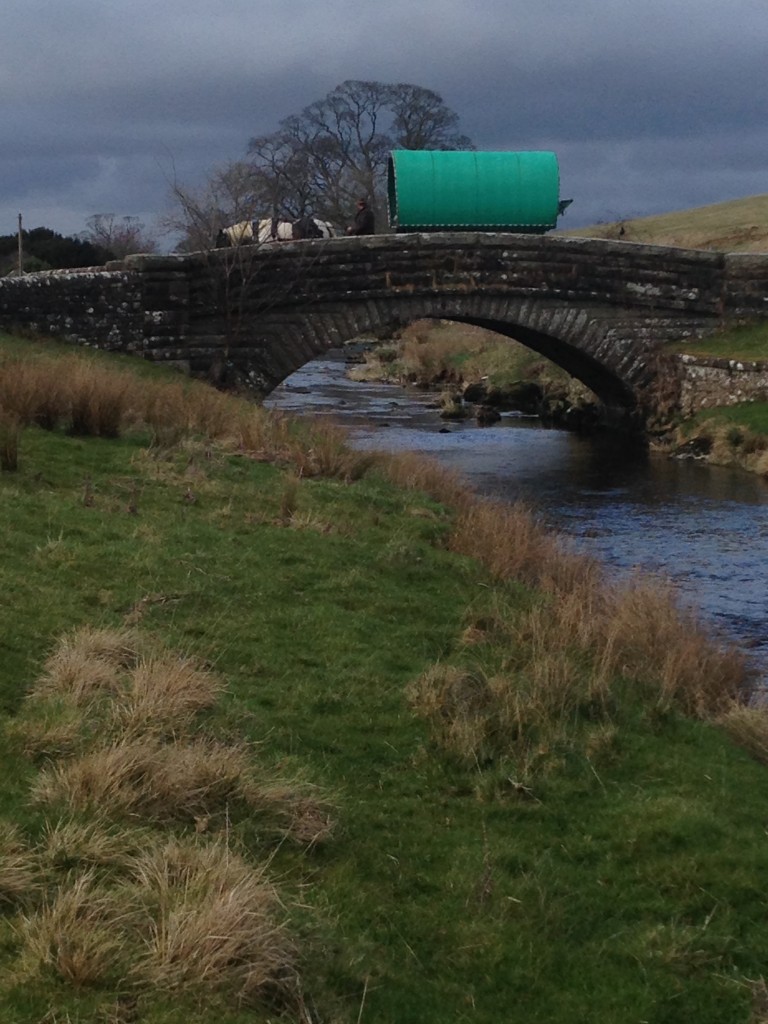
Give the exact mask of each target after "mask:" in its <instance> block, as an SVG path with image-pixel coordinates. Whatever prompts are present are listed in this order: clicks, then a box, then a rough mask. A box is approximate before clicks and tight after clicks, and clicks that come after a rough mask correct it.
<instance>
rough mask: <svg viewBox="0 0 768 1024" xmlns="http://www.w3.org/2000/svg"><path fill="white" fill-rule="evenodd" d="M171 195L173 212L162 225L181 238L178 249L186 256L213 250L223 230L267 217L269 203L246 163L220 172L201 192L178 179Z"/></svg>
mask: <svg viewBox="0 0 768 1024" xmlns="http://www.w3.org/2000/svg"><path fill="white" fill-rule="evenodd" d="M170 191H171V200H172V203H173V209H172V211H171V212H170V213H169V214H167V215H166V216H165V217H164V218H163V219H162V223H163V227H164V229H165V230H166V231H169V232H172V233H174V234H175V235H177V236H178V238H179V242H178V245H177V248H178V249H179V250H180V251H182V252H204V251H206V250H207V249H211V248H212V247H213V246H214V244H215V239H216V236H217V235H218V233H219V231H220V230H221V229H222V228H224V227H226V226H228V225H230V224H239V223H240V222H241V221H246V220H255V219H257V218H259V217H262V216H264V214H263V212H262V211H263V210H264V208H265V204H268V203H269V197H268V195H266V194H265V193H264V192H263V191H261V190H260V184H259V182H258V180H257V179H256V178H255V176H254V174H253V168H252V167H251V166H250V164H248V163H246V162H245V161H233V162H231V163H228V164H225V165H224V166H222V167H219V168H217V169H216V170H214V171H213V173H212V174H211V176H210V177H209V179H208V181H207V182H206V183H205V184H204V185H203V186H201V187H200V188H197V189H194V188H188V187H187V186H185V185H183V184H181V182H179V181H178V179H177V178H176V177H175V175H174V178H173V180H172V181H171V186H170Z"/></svg>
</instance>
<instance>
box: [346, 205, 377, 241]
mask: <svg viewBox="0 0 768 1024" xmlns="http://www.w3.org/2000/svg"><path fill="white" fill-rule="evenodd" d="M375 230H376V226H375V220H374V216H373V210H372V209H371V208H370V206H364V207H363V208H362V209H361V210H358V211H357V213H356V214H355V219H354V222H353V223H352V225H351V226H350V227H348V228H347V234H348V235H372V234H374V232H375Z"/></svg>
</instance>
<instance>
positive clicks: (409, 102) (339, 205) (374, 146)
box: [248, 80, 474, 226]
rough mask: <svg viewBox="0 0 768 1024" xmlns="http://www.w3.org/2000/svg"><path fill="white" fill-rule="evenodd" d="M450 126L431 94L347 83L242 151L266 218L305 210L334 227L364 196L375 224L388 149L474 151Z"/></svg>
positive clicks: (451, 119) (449, 114)
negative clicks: (267, 203) (265, 201)
mask: <svg viewBox="0 0 768 1024" xmlns="http://www.w3.org/2000/svg"><path fill="white" fill-rule="evenodd" d="M458 123H459V118H458V115H457V114H455V113H454V112H453V111H452V110H450V109H449V108H448V107H447V106H446V105H445V103H444V102H443V100H442V98H441V97H440V96H439V95H438V93H436V92H433V91H432V90H431V89H425V88H422V87H421V86H418V85H410V84H407V83H400V84H397V85H388V84H385V83H382V82H366V81H352V80H350V81H347V82H343V83H342V84H341V85H339V86H337V87H336V88H335V89H333V90H332V91H331V92H329V93H328V95H327V96H325V97H324V98H323V99H321V100H318V101H316V102H315V103H312V104H310V105H309V106H308V107H305V108H304V110H303V111H302V112H301V113H300V114H295V115H292V116H291V117H288V118H285V120H283V121H281V122H280V126H279V128H278V129H277V131H276V132H273V133H271V134H269V135H262V136H258V137H256V138H254V139H251V142H250V145H249V147H248V153H249V155H250V158H251V168H252V173H253V175H254V180H255V181H256V182H258V185H259V191H261V193H262V194H263V195H269V196H270V198H271V212H272V213H273V214H274V215H287V216H303V215H304V214H305V213H306V212H313V213H316V214H318V215H319V216H321V217H323V218H324V219H327V220H330V221H331V222H332V223H335V224H337V225H338V226H342V225H343V224H344V223H345V221H346V220H347V218H348V217H349V215H350V212H351V210H352V209H353V207H354V201H355V199H356V198H357V197H358V196H361V195H365V196H367V197H368V199H369V202H370V203H371V205H372V207H373V208H374V210H375V212H376V214H377V217H378V218H379V223H381V222H382V221H383V214H384V210H385V205H386V166H387V157H388V155H389V152H390V150H392V149H472V148H474V147H473V145H472V142H471V141H470V139H469V138H467V136H465V135H462V134H460V133H459V131H458Z"/></svg>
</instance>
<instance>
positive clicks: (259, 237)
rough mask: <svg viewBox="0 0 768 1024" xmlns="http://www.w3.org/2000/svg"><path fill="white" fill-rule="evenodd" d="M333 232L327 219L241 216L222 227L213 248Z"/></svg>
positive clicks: (327, 234)
mask: <svg viewBox="0 0 768 1024" xmlns="http://www.w3.org/2000/svg"><path fill="white" fill-rule="evenodd" d="M335 235H336V232H335V231H334V229H333V226H332V225H331V224H329V222H328V221H327V220H318V219H317V217H300V218H299V219H298V220H295V221H293V222H291V221H287V220H278V219H277V218H276V217H273V218H269V217H265V218H262V219H261V220H241V221H240V223H239V224H232V225H231V226H230V227H228V228H222V229H221V231H219V234H218V236H217V237H216V248H217V249H223V248H226V247H227V246H231V245H253V244H258V245H263V244H265V243H266V242H290V241H294V240H297V239H302V238H334V237H335Z"/></svg>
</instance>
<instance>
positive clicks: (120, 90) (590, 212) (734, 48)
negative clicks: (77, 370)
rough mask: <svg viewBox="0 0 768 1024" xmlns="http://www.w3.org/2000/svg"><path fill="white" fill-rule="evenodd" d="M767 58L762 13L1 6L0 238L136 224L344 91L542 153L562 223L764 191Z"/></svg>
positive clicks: (401, 0)
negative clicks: (414, 100)
mask: <svg viewBox="0 0 768 1024" xmlns="http://www.w3.org/2000/svg"><path fill="white" fill-rule="evenodd" d="M766 50H768V7H766V5H765V3H764V0H759V2H758V0H732V2H731V3H730V4H729V5H728V6H727V7H726V8H724V7H723V5H722V3H721V2H720V0H717V2H715V0H698V2H697V3H696V4H691V3H680V2H676V0H666V2H661V0H645V2H644V3H642V4H629V3H625V4H620V3H614V2H611V0H579V3H574V2H573V0H537V2H536V3H530V2H529V0H478V2H477V3H475V4H467V3H466V2H465V0H422V2H421V3H419V4H416V3H414V2H413V0H390V2H389V3H388V4H386V5H383V4H382V5H379V4H376V5H374V4H362V3H360V2H359V0H355V2H353V0H295V2H294V3H292V4H291V5H290V6H289V7H288V6H286V5H285V3H284V0H260V2H259V3H258V4H256V3H254V2H253V0H228V3H227V4H226V5H221V4H218V3H215V2H214V0H165V3H163V4H157V3H151V4H150V3H149V2H148V0H132V2H128V0H110V2H109V3H104V0H60V2H54V0H5V3H4V5H3V34H2V37H0V93H1V94H2V96H3V105H2V112H1V113H0V125H1V126H2V138H3V140H4V144H3V147H2V152H1V153H0V233H6V232H7V231H9V230H12V229H13V225H15V218H16V214H17V212H18V210H19V209H23V211H24V212H25V216H26V217H27V218H28V219H29V220H31V221H34V222H35V223H43V222H48V221H47V220H46V218H49V219H50V218H56V220H55V221H54V220H53V219H51V220H50V221H49V223H50V226H51V227H55V228H56V229H58V230H61V231H77V230H81V229H82V227H83V226H84V223H85V219H86V217H87V216H89V215H90V214H92V213H94V212H107V211H108V212H115V213H117V214H135V215H139V216H141V217H143V218H144V219H146V220H149V219H151V218H152V217H153V216H154V214H156V213H161V212H162V211H163V209H164V208H165V205H166V200H167V194H168V182H169V179H170V178H171V177H173V175H174V174H175V175H176V176H178V177H179V179H181V180H184V181H185V182H188V183H190V184H194V183H195V182H200V181H202V180H203V179H204V177H205V175H206V173H207V172H209V171H210V170H211V169H212V168H213V166H214V165H215V164H217V163H221V162H224V161H226V160H230V159H236V158H238V157H240V156H242V155H243V154H244V152H245V148H246V145H247V142H248V139H249V138H250V137H251V136H253V135H255V134H260V133H263V132H267V131H270V130H271V129H273V128H274V127H275V126H276V125H277V123H278V121H279V120H280V119H281V118H282V117H285V116H286V115H288V114H291V113H294V112H297V111H299V110H300V109H301V108H302V107H304V106H305V105H307V104H309V103H311V102H313V101H314V100H316V99H319V98H320V97H322V96H323V95H324V94H325V93H326V92H328V91H329V90H330V89H332V88H333V87H334V86H335V85H337V84H338V83H339V82H341V81H343V80H344V79H347V78H367V79H377V80H380V81H390V82H394V81H409V82H413V83H416V84H419V85H424V86H427V87H429V88H432V89H435V90H437V91H438V92H440V93H441V94H442V96H443V98H444V99H445V101H446V103H447V104H448V105H449V106H450V107H452V108H453V109H454V110H456V111H457V112H458V113H459V114H460V116H461V123H462V127H463V130H464V131H465V132H466V133H467V134H468V135H470V136H471V137H472V138H473V139H474V140H475V142H476V143H477V145H478V146H479V147H481V148H487V149H494V148H498V149H516V148H526V149H529V148H551V149H554V150H555V151H556V152H557V153H558V155H559V158H560V163H561V169H562V180H563V193H564V194H566V195H574V197H575V198H576V202H575V203H574V206H573V207H572V208H571V210H570V211H569V214H568V217H569V223H573V224H574V225H575V224H576V223H577V222H578V223H589V222H590V221H591V220H595V219H609V218H612V217H613V216H614V215H615V216H632V215H640V214H644V213H653V212H660V211H662V210H672V209H680V208H684V207H686V206H690V205H698V204H701V203H708V202H716V201H719V200H722V199H728V198H735V197H737V196H740V195H749V194H754V193H756V192H765V191H768V184H767V183H766V178H765V168H766V166H768V144H767V143H766V142H765V141H764V125H765V122H766V116H767V115H768V85H767V84H766V82H767V81H768V79H767V76H766V75H765V71H764V62H765V57H764V55H765V52H766Z"/></svg>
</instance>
